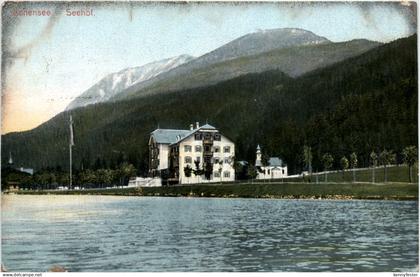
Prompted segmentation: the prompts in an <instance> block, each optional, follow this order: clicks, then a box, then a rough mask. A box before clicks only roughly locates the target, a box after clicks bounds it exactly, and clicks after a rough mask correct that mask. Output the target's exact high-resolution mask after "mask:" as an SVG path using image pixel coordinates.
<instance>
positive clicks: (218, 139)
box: [214, 133, 221, 141]
mask: <svg viewBox="0 0 420 277" xmlns="http://www.w3.org/2000/svg"><path fill="white" fill-rule="evenodd" d="M220 139H221V136H220V134H219V133H216V134H214V140H217V141H220Z"/></svg>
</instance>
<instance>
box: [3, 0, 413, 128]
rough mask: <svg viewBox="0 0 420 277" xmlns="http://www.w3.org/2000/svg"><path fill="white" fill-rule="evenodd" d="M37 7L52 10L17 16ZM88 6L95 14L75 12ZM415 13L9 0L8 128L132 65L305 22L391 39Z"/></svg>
mask: <svg viewBox="0 0 420 277" xmlns="http://www.w3.org/2000/svg"><path fill="white" fill-rule="evenodd" d="M29 10H30V11H45V12H48V11H49V12H50V13H51V15H50V16H38V15H35V16H34V15H28V14H26V15H22V16H16V14H15V12H16V11H18V12H21V13H23V12H25V11H26V12H27V11H29ZM81 10H84V11H87V10H89V11H92V12H93V15H91V16H70V15H69V11H70V12H77V11H81ZM415 11H416V7H415V4H414V3H413V2H403V3H399V2H393V3H392V2H369V3H367V2H366V3H365V2H352V3H349V2H347V3H345V2H342V3H340V2H329V3H326V2H323V3H316V2H297V3H296V2H295V3H288V2H280V3H272V2H268V3H264V2H260V3H255V2H250V3H240V4H239V3H234V2H231V3H222V2H213V3H205V2H201V3H173V2H168V3H162V2H161V3H153V2H151V3H144V2H143V3H140V2H134V3H133V2H131V3H129V2H125V3H123V2H119V3H105V2H103V3H92V2H91V3H84V4H80V3H79V4H76V3H71V2H62V3H57V2H56V3H51V2H50V3H48V2H38V3H30V2H26V3H25V2H21V3H19V2H16V3H11V2H9V3H7V4H5V6H4V7H3V10H2V114H1V115H2V124H1V133H2V134H6V133H9V132H15V131H24V130H30V129H32V128H35V127H36V126H38V125H40V124H41V123H43V122H45V121H47V120H48V119H50V118H52V117H53V116H54V115H56V114H58V113H60V112H62V111H63V110H64V109H65V107H66V106H67V105H68V104H69V103H70V102H71V101H72V100H73V99H74V98H75V97H77V96H78V95H80V94H81V93H83V92H84V91H85V90H87V89H88V88H89V87H91V86H92V85H94V84H95V83H96V82H98V81H99V80H100V79H102V78H103V77H105V76H106V75H107V74H109V73H113V72H118V71H120V70H122V69H124V68H127V67H134V66H140V65H143V64H146V63H149V62H152V61H157V60H161V59H164V58H169V57H174V56H178V55H181V54H189V55H192V56H195V57H197V56H200V55H203V54H205V53H207V52H209V51H212V50H214V49H215V48H218V47H220V46H222V45H223V44H226V43H228V42H230V41H232V40H234V39H236V38H238V37H240V36H243V35H245V34H248V33H252V32H256V31H259V30H264V29H274V28H285V27H289V28H302V29H306V30H309V31H312V32H313V33H315V34H317V35H320V36H324V37H326V38H328V39H329V40H331V41H334V42H339V41H347V40H352V39H357V38H365V39H369V40H375V41H380V42H389V41H392V40H395V39H398V38H401V37H406V36H409V35H411V34H413V33H414V32H416V26H417V22H416V18H417V15H416V12H415Z"/></svg>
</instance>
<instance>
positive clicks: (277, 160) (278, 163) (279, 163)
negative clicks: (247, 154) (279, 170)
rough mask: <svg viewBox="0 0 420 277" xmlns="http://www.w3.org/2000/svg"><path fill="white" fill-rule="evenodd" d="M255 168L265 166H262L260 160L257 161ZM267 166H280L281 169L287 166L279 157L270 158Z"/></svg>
mask: <svg viewBox="0 0 420 277" xmlns="http://www.w3.org/2000/svg"><path fill="white" fill-rule="evenodd" d="M255 166H257V167H258V166H260V167H262V166H263V165H262V163H261V161H260V160H256V161H255ZM267 166H273V167H275V166H280V167H283V166H286V165H285V164H284V163H283V160H282V159H280V158H278V157H270V158H269V159H268V165H267Z"/></svg>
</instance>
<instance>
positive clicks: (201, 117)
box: [2, 36, 418, 173]
mask: <svg viewBox="0 0 420 277" xmlns="http://www.w3.org/2000/svg"><path fill="white" fill-rule="evenodd" d="M416 39H417V38H416V36H411V37H409V38H404V39H400V40H397V41H394V42H392V43H389V44H386V45H383V46H380V47H377V48H375V49H372V50H370V51H369V52H366V53H364V54H362V55H360V56H357V57H354V58H350V59H347V60H345V61H343V62H340V63H337V64H334V65H332V66H329V67H327V68H324V69H319V70H316V71H312V72H310V73H308V74H306V75H303V76H301V77H299V78H296V79H293V78H291V77H289V76H287V75H285V74H284V73H282V72H279V71H268V72H264V73H259V74H250V75H245V76H241V77H238V78H235V79H232V80H228V81H225V82H222V83H219V84H217V85H214V86H210V87H203V88H199V89H191V90H183V91H178V92H171V93H170V94H169V93H168V94H160V95H155V96H149V97H144V98H139V99H133V100H130V101H120V102H116V103H104V104H97V105H92V106H88V107H86V108H80V109H76V110H73V111H72V115H73V119H74V122H75V123H74V127H75V143H76V146H75V147H74V151H73V153H74V154H73V157H74V166H75V167H76V169H77V168H80V167H82V165H83V167H84V168H87V167H105V166H106V167H114V166H116V165H118V164H120V163H121V162H122V161H129V162H131V163H133V164H134V165H135V166H136V167H137V169H138V170H139V172H146V171H147V159H148V153H147V142H148V137H149V133H150V132H151V131H153V130H154V129H155V128H156V127H157V126H158V125H159V126H160V128H185V129H187V128H188V126H189V124H190V123H192V122H196V121H199V122H201V123H205V121H208V123H210V124H212V125H214V126H216V127H217V128H219V129H220V130H221V132H222V133H224V134H225V135H226V136H228V137H229V138H231V139H232V140H234V141H235V143H236V159H237V160H249V161H253V160H254V158H255V147H256V145H257V144H260V145H261V146H262V148H263V151H264V152H266V153H267V154H268V155H272V156H280V157H282V158H283V159H284V160H285V161H286V162H287V163H288V165H289V172H290V173H294V172H299V171H300V170H302V169H303V162H302V151H303V146H304V145H309V146H311V147H312V151H313V155H314V160H313V167H314V170H321V169H322V168H321V165H320V156H321V155H322V154H323V153H325V152H329V153H331V154H332V156H333V157H334V158H335V161H334V167H335V168H337V167H338V161H339V158H341V157H342V156H343V155H349V154H350V153H352V152H356V153H357V154H358V156H359V162H360V163H359V164H360V166H365V165H367V164H368V155H369V154H370V152H371V151H372V150H375V151H380V150H383V149H385V148H386V149H388V150H393V151H395V152H396V153H400V152H401V150H402V149H403V148H404V147H405V146H408V145H417V101H418V99H417V53H416V51H417V43H416ZM68 117H69V113H68V112H64V113H61V114H59V115H57V116H56V117H54V118H53V119H51V120H50V121H48V122H46V123H45V124H43V125H41V126H39V127H38V128H36V129H34V130H31V131H27V132H21V133H12V134H8V135H5V136H3V137H2V151H3V153H9V151H11V152H12V153H13V157H14V160H15V163H16V164H17V165H22V166H26V167H34V168H36V169H40V168H43V167H57V166H61V167H63V168H67V167H68V133H69V128H68ZM6 156H7V155H2V162H3V163H5V162H7V157H6Z"/></svg>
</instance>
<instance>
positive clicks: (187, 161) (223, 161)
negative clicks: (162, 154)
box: [184, 156, 232, 164]
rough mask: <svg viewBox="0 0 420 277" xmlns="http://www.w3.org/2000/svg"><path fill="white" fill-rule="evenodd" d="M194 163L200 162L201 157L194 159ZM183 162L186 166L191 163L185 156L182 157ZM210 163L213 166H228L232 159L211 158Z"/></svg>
mask: <svg viewBox="0 0 420 277" xmlns="http://www.w3.org/2000/svg"><path fill="white" fill-rule="evenodd" d="M195 161H198V162H201V157H196V158H195V160H194V162H195ZM184 162H185V163H186V164H190V163H192V157H190V156H185V157H184ZM212 162H213V163H214V164H218V163H222V164H223V163H225V164H230V163H231V162H232V159H231V158H224V159H219V158H213V159H212Z"/></svg>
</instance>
